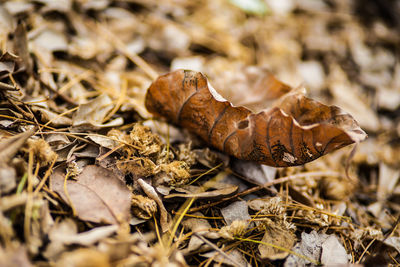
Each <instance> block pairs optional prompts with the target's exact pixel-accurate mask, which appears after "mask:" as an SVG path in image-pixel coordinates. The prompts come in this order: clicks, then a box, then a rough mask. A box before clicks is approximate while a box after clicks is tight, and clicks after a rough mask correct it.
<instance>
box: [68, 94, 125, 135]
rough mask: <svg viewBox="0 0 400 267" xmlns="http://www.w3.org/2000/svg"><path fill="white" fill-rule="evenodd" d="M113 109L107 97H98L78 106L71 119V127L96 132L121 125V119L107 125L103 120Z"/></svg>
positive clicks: (110, 100)
mask: <svg viewBox="0 0 400 267" xmlns="http://www.w3.org/2000/svg"><path fill="white" fill-rule="evenodd" d="M112 109H113V102H112V99H111V98H110V97H109V96H108V95H105V94H103V95H100V96H98V97H96V98H95V99H93V100H90V101H89V102H88V103H86V104H82V105H80V106H79V109H78V110H77V112H76V113H75V115H74V116H73V118H72V126H73V127H74V128H75V129H76V130H82V129H89V130H97V129H101V128H106V127H115V126H119V125H121V124H122V123H123V119H122V118H121V117H118V118H116V119H114V120H112V121H109V122H108V123H104V120H105V118H106V116H107V115H108V113H109V112H110V111H111V110H112Z"/></svg>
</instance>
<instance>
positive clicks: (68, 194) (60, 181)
mask: <svg viewBox="0 0 400 267" xmlns="http://www.w3.org/2000/svg"><path fill="white" fill-rule="evenodd" d="M64 177H65V175H64V174H63V171H62V170H61V169H57V170H56V171H55V172H54V173H53V174H52V176H51V186H52V189H53V190H54V191H55V192H57V193H58V194H59V195H60V196H61V197H62V198H63V200H64V201H65V202H67V203H69V204H70V205H72V208H73V209H75V211H76V213H77V216H78V217H79V218H80V219H82V220H87V221H91V222H97V223H101V222H103V223H110V224H116V223H118V222H120V221H128V220H129V217H130V206H131V192H130V191H129V189H128V188H127V187H126V185H125V184H124V183H123V182H122V181H121V180H120V179H118V178H117V176H116V175H115V174H114V173H113V172H111V171H109V170H107V169H104V168H102V167H99V166H95V165H89V166H86V167H85V168H84V169H83V171H82V173H81V174H80V175H79V176H78V177H77V181H71V180H67V181H66V188H64Z"/></svg>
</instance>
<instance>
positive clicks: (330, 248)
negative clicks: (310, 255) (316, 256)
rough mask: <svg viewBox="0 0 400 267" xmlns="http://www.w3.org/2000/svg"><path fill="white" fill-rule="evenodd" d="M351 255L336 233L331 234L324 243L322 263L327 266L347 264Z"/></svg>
mask: <svg viewBox="0 0 400 267" xmlns="http://www.w3.org/2000/svg"><path fill="white" fill-rule="evenodd" d="M348 262H349V255H347V253H346V249H345V248H344V247H343V245H342V244H341V243H340V242H339V240H338V239H337V237H336V236H335V235H330V236H329V237H328V238H327V239H326V240H325V241H324V243H322V253H321V263H322V264H323V265H325V266H332V265H340V264H347V263H348Z"/></svg>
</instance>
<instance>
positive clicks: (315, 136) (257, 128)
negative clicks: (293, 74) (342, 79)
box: [145, 70, 366, 167]
mask: <svg viewBox="0 0 400 267" xmlns="http://www.w3.org/2000/svg"><path fill="white" fill-rule="evenodd" d="M268 77H269V78H268V79H267V78H265V84H264V85H265V88H266V89H268V90H271V93H265V95H263V97H264V98H267V99H269V100H271V99H274V100H275V104H274V105H273V106H270V107H268V108H266V109H262V110H256V112H258V113H255V112H252V111H251V110H250V109H249V108H247V107H244V106H234V105H233V104H232V103H230V102H229V101H227V100H226V99H225V98H223V97H222V96H221V95H220V94H219V93H217V91H215V89H214V88H213V87H212V86H211V85H210V84H209V83H208V81H207V78H206V77H205V75H203V74H202V73H200V72H195V71H189V70H178V71H174V72H171V73H168V74H166V75H163V76H160V77H159V78H158V79H157V80H156V81H154V82H153V83H152V85H151V86H150V87H149V89H148V91H147V95H146V102H145V104H146V108H147V109H148V110H149V111H150V112H151V113H153V114H155V115H157V116H161V117H166V118H167V119H168V120H170V121H171V122H172V123H174V124H177V125H180V126H182V127H184V128H187V129H188V130H190V131H192V132H193V133H195V134H197V135H198V136H199V137H201V138H202V139H203V140H204V141H206V142H208V144H210V145H211V146H213V147H215V148H217V149H219V150H221V151H224V152H225V153H227V154H229V155H233V156H235V157H237V158H239V159H245V160H251V161H256V162H258V163H262V164H266V165H271V166H278V167H285V166H295V165H301V164H304V163H307V162H310V161H312V160H315V159H317V158H319V157H320V156H323V155H325V154H327V153H329V152H331V151H333V150H336V149H339V148H341V147H344V146H346V145H350V144H352V143H354V142H360V141H362V140H364V139H365V138H366V134H365V132H364V131H363V130H361V128H360V127H359V126H358V124H357V122H356V121H355V120H354V119H353V118H352V117H351V116H350V115H349V114H347V113H345V112H343V111H342V110H341V109H340V108H338V107H336V106H326V105H324V104H322V103H319V102H317V101H314V100H312V99H309V98H306V97H305V96H304V93H303V92H301V91H300V90H292V91H290V92H289V93H287V92H288V91H289V90H288V88H290V87H288V86H287V85H285V84H284V83H282V82H280V81H278V80H277V79H275V78H274V77H273V76H272V75H269V76H268ZM285 93H286V94H285ZM277 97H279V98H277ZM275 98H277V99H275Z"/></svg>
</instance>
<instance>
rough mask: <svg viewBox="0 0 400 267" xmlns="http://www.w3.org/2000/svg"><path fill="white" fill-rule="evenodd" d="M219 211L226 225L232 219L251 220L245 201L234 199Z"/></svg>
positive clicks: (232, 220)
mask: <svg viewBox="0 0 400 267" xmlns="http://www.w3.org/2000/svg"><path fill="white" fill-rule="evenodd" d="M221 213H222V216H223V217H224V220H225V222H226V224H227V225H230V224H231V223H233V222H234V221H250V220H251V217H250V214H249V211H248V207H247V203H246V201H236V202H234V203H232V204H230V205H229V206H227V207H225V208H223V209H221Z"/></svg>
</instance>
